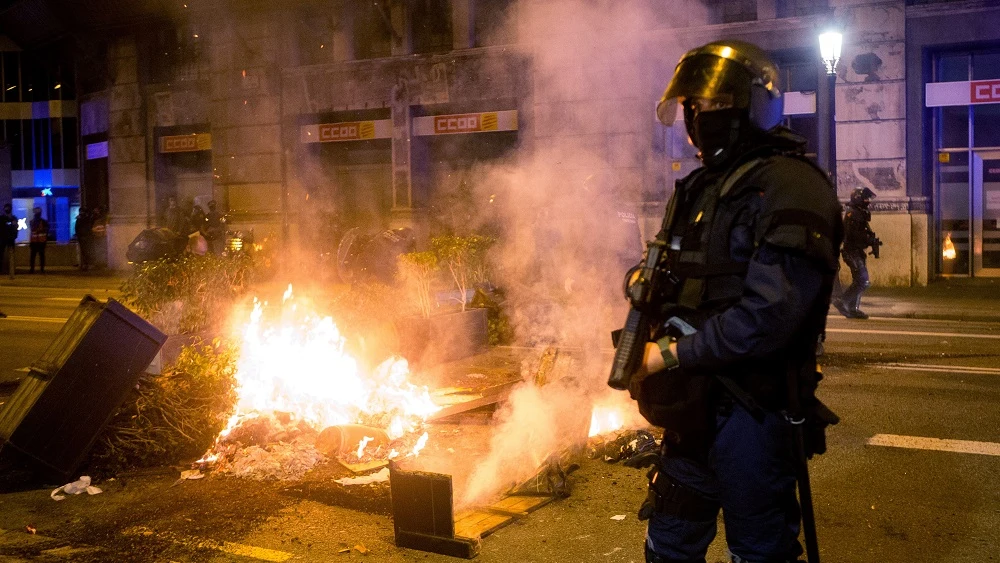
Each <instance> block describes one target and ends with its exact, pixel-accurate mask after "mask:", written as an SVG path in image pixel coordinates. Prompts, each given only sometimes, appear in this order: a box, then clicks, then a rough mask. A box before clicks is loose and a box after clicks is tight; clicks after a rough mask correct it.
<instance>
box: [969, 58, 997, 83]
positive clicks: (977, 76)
mask: <svg viewBox="0 0 1000 563" xmlns="http://www.w3.org/2000/svg"><path fill="white" fill-rule="evenodd" d="M991 78H1000V53H973V54H972V79H973V80H989V79H991Z"/></svg>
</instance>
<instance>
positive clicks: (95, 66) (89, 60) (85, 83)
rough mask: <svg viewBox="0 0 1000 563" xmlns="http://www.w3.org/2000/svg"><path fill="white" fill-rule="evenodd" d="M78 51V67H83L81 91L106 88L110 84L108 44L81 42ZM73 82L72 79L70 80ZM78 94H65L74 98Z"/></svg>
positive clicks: (97, 90)
mask: <svg viewBox="0 0 1000 563" xmlns="http://www.w3.org/2000/svg"><path fill="white" fill-rule="evenodd" d="M81 43H82V45H79V48H78V49H77V51H76V54H75V56H76V67H77V68H79V69H81V72H79V73H78V77H79V81H80V93H81V94H92V93H94V92H99V91H101V90H103V89H105V88H106V87H107V85H108V82H109V80H108V44H107V43H106V42H104V41H85V42H81ZM68 82H70V83H72V82H73V81H72V80H68ZM75 97H76V96H70V95H68V94H65V98H64V99H72V98H75Z"/></svg>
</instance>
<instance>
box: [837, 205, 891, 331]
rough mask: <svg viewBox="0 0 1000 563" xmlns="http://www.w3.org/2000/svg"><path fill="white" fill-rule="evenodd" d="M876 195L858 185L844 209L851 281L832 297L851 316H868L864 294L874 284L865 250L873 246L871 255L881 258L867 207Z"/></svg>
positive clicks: (847, 261)
mask: <svg viewBox="0 0 1000 563" xmlns="http://www.w3.org/2000/svg"><path fill="white" fill-rule="evenodd" d="M874 197H875V192H873V191H871V190H870V189H868V188H856V189H855V190H854V191H852V192H851V200H850V201H849V202H848V203H847V210H846V211H845V212H844V248H843V250H842V251H841V254H842V255H843V257H844V263H845V264H847V267H848V268H850V270H851V285H849V286H847V289H846V290H844V293H843V295H841V296H839V297H837V298H835V299H834V300H833V306H834V307H836V308H837V310H838V311H840V314H842V315H844V316H845V317H847V318H849V319H867V318H868V315H867V314H866V313H865V312H864V311H862V310H861V294H862V293H864V291H865V290H866V289H868V286H869V285H871V282H870V281H869V278H868V265H867V263H866V262H867V258H868V255H867V252H866V250H867V249H868V248H869V247H871V249H872V256H874V257H876V258H878V256H879V247H880V246H881V245H882V241H880V240H879V239H878V237H877V236H875V231H872V228H871V225H870V224H869V223H870V221H871V220H872V212H871V211H869V210H868V205H869V204H870V203H871V200H872V198H874Z"/></svg>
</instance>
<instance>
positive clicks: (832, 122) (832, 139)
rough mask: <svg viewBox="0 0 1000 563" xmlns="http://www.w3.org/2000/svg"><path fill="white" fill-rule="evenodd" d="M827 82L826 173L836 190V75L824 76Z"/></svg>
mask: <svg viewBox="0 0 1000 563" xmlns="http://www.w3.org/2000/svg"><path fill="white" fill-rule="evenodd" d="M826 80H827V94H828V95H829V99H828V101H827V106H828V107H829V111H830V118H829V121H828V122H827V123H828V125H827V127H828V128H829V138H828V139H827V143H828V146H829V150H828V153H827V154H828V158H829V161H827V163H826V169H827V172H829V173H830V181H831V182H832V183H833V189H834V190H836V189H837V75H836V73H833V72H831V73H828V74H827V75H826Z"/></svg>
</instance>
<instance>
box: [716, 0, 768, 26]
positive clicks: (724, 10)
mask: <svg viewBox="0 0 1000 563" xmlns="http://www.w3.org/2000/svg"><path fill="white" fill-rule="evenodd" d="M703 3H704V5H705V8H707V9H708V17H709V22H708V23H736V22H749V21H754V20H756V19H757V0H704V2H703Z"/></svg>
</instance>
